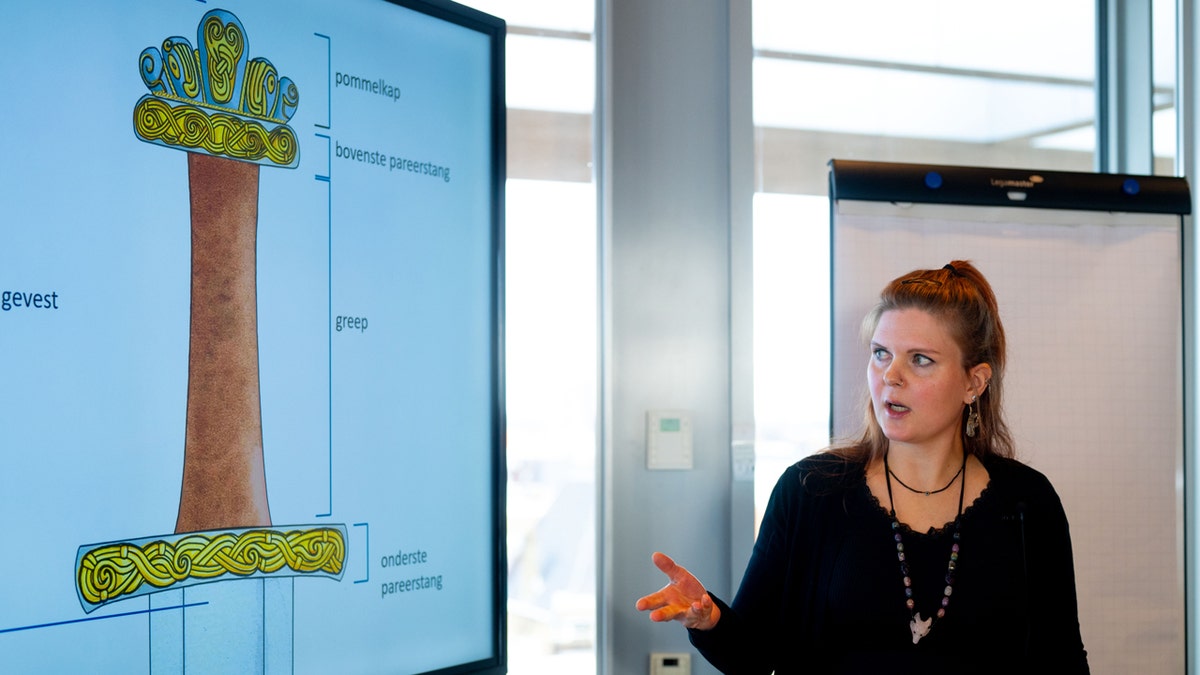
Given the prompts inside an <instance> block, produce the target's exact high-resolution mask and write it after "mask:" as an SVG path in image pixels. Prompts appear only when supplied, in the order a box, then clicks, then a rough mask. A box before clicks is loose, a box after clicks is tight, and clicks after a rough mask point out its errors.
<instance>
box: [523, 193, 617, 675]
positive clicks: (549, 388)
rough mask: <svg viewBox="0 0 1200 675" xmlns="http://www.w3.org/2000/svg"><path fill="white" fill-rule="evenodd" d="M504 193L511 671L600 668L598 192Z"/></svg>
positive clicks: (530, 671) (527, 671)
mask: <svg viewBox="0 0 1200 675" xmlns="http://www.w3.org/2000/svg"><path fill="white" fill-rule="evenodd" d="M506 196H507V198H508V206H507V209H508V212H507V220H508V227H507V230H506V236H507V241H506V247H507V258H506V262H505V267H506V274H505V277H506V283H507V288H506V293H505V297H506V303H507V307H506V315H507V316H506V323H507V330H506V333H507V339H508V344H507V368H508V374H507V380H508V382H507V385H508V386H507V407H508V471H509V487H508V555H509V580H508V583H509V589H508V594H509V595H508V609H509V615H508V616H509V619H508V620H509V626H508V628H509V672H513V673H551V672H563V673H567V672H569V673H583V672H594V671H595V612H596V606H595V597H596V566H595V565H596V549H595V522H596V509H595V463H596V455H595V448H596V437H595V427H596V417H595V412H596V386H597V382H596V357H595V355H596V350H597V344H596V330H597V327H596V301H595V297H596V268H595V260H596V233H595V228H596V215H595V202H596V198H595V190H594V188H593V186H592V185H591V184H587V183H553V182H549V181H519V180H510V181H509V182H508V189H507V191H506Z"/></svg>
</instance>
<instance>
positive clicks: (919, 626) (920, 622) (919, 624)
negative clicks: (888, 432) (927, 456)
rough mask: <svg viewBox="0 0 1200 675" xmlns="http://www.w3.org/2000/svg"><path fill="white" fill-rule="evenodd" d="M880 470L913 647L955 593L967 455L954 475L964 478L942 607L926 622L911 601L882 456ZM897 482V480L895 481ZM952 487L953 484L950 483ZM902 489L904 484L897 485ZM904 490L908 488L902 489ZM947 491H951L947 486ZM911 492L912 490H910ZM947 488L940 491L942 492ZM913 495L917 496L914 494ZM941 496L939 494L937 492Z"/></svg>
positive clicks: (888, 475)
mask: <svg viewBox="0 0 1200 675" xmlns="http://www.w3.org/2000/svg"><path fill="white" fill-rule="evenodd" d="M883 470H884V479H885V480H886V481H887V491H888V508H889V509H890V515H891V516H892V533H893V537H894V538H895V540H896V557H897V558H898V559H899V560H900V575H901V576H902V577H903V579H904V606H905V607H907V608H908V611H909V612H911V613H912V620H911V621H909V622H908V629H909V630H910V631H912V639H913V644H914V645H915V644H917V643H918V642H920V641H921V638H923V637H925V636H926V635H928V634H929V630H930V629H931V628H933V621H934V619H935V618H936V619H941V618H942V617H944V616H946V608H947V607H949V606H950V595H951V594H952V593H953V592H954V573H955V570H956V569H957V568H958V549H959V547H958V540H959V529H960V527H961V526H962V512H963V497H964V496H965V495H966V492H967V476H966V470H967V453H966V451H964V452H963V461H962V466H961V467H959V469H958V473H956V474H954V477H955V478H957V477H958V474H963V481H962V486H961V487H960V488H959V491H958V515H957V516H955V517H954V535H953V537H954V543H953V544H952V545H951V546H950V562H949V563H948V564H947V565H946V590H945V591H944V592H943V593H942V606H941V607H938V609H937V613H936V614H934V615H932V616H930V617H929V618H928V619H922V618H921V613H920V612H918V611H917V610H916V604H917V603H916V601H915V600H914V599H913V587H912V576H911V575H910V574H909V572H908V561H907V560H906V559H905V556H904V538H903V537H902V536H901V535H900V520H899V519H898V518H896V503H895V501H894V500H893V499H892V479H891V476H892V475H893V474H892V469H891V467H889V466H888V456H887V454H886V453H884V455H883ZM896 481H897V482H899V481H900V479H899V478H897V479H896ZM950 482H951V483H953V482H954V481H953V480H952V481H950ZM900 484H901V485H904V484H903V483H900ZM905 487H908V486H907V485H905ZM946 487H950V486H949V485H947V486H946ZM909 489H910V490H911V489H912V488H909ZM945 489H946V488H942V490H945ZM914 492H916V491H915V490H914ZM939 492H940V490H939Z"/></svg>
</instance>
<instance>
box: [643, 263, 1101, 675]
mask: <svg viewBox="0 0 1200 675" xmlns="http://www.w3.org/2000/svg"><path fill="white" fill-rule="evenodd" d="M863 332H864V335H867V336H869V337H870V360H869V363H868V366H867V383H868V385H869V389H870V408H869V410H868V413H867V415H866V429H865V431H864V432H863V434H862V436H861V438H859V439H858V440H857V441H855V442H853V443H847V444H844V445H839V446H835V447H832V448H830V449H829V450H827V451H825V452H822V453H819V454H817V455H814V456H812V457H809V458H806V459H804V460H801V461H800V462H798V463H797V464H795V465H793V466H791V467H790V468H788V469H787V470H786V471H785V472H784V474H783V476H782V477H781V478H780V479H779V482H778V483H777V485H776V487H775V490H774V492H773V493H772V496H771V499H770V501H769V503H768V504H767V510H766V513H765V515H764V518H763V521H762V525H761V528H760V531H759V535H758V539H757V541H756V543H755V545H754V551H753V553H752V555H751V558H750V563H749V565H748V566H747V569H746V573H745V576H744V578H743V579H742V584H741V587H740V588H739V589H738V593H737V596H736V597H735V598H734V600H733V602H732V604H726V603H725V602H723V601H721V600H720V599H719V598H716V597H714V596H713V595H711V594H710V593H708V592H706V591H705V589H704V587H703V585H702V584H701V583H700V582H699V581H698V580H697V579H696V578H695V577H694V576H693V575H691V574H690V573H689V572H688V571H687V570H686V569H684V568H683V567H680V566H678V565H676V564H675V563H674V561H672V560H671V559H670V558H668V557H667V556H665V555H663V554H661V553H655V554H654V563H655V565H657V566H658V568H659V569H660V570H662V571H663V572H664V573H665V574H666V575H667V577H668V578H669V583H668V584H667V585H666V586H664V587H663V588H662V589H661V590H659V591H658V592H656V593H651V594H650V595H647V596H645V597H643V598H641V599H639V600H638V601H637V608H638V610H641V611H649V612H650V615H649V616H650V619H651V620H654V621H671V620H674V621H680V622H681V623H683V624H684V626H686V627H687V629H688V633H689V636H690V638H691V640H692V644H693V645H695V646H696V648H697V649H698V650H699V651H700V653H701V654H703V655H704V656H705V658H707V659H708V660H709V661H710V662H711V663H712V664H713V665H715V666H716V667H717V668H719V669H720V670H721V671H722V672H724V673H737V674H739V675H740V674H743V673H746V674H752V673H763V674H764V675H765V674H767V673H771V672H775V673H777V674H778V675H788V674H790V673H801V672H803V673H885V674H891V673H906V672H913V673H922V675H928V674H930V673H992V672H996V673H999V672H1046V673H1087V672H1088V665H1087V656H1086V653H1085V651H1084V648H1083V642H1082V640H1081V638H1080V634H1079V619H1078V610H1077V605H1076V597H1075V573H1074V563H1073V561H1072V556H1071V541H1070V534H1069V531H1068V528H1067V519H1066V515H1065V513H1064V512H1063V508H1062V504H1061V502H1060V501H1059V498H1058V495H1057V494H1056V493H1055V491H1054V488H1053V487H1052V486H1051V485H1050V483H1049V481H1047V480H1046V478H1045V476H1043V475H1042V474H1041V473H1039V472H1037V471H1035V470H1034V469H1032V468H1030V467H1028V466H1025V465H1024V464H1021V463H1020V462H1018V461H1016V460H1015V459H1013V447H1012V446H1013V443H1012V438H1011V436H1010V434H1009V431H1008V427H1007V425H1006V424H1005V421H1004V417H1003V414H1002V410H1001V394H1002V392H1003V387H1002V385H1003V378H1004V361H1005V338H1004V328H1003V326H1002V325H1001V323H1000V316H999V312H998V310H997V306H996V299H995V295H994V294H993V293H992V289H991V286H990V285H989V284H988V282H987V280H986V279H985V278H984V277H983V275H982V274H980V272H979V271H978V270H977V269H976V268H975V267H974V266H973V265H971V264H970V263H968V262H963V261H955V262H953V263H951V264H949V265H946V266H945V267H943V268H941V269H938V270H918V271H914V272H911V273H909V274H906V275H904V276H902V277H900V278H898V279H896V280H894V281H893V282H891V283H890V284H889V285H888V286H887V288H885V289H884V290H883V293H882V294H881V296H880V302H879V304H878V305H877V306H876V307H875V309H874V310H873V311H872V312H871V313H870V314H869V315H868V316H867V318H866V320H865V321H864V323H863Z"/></svg>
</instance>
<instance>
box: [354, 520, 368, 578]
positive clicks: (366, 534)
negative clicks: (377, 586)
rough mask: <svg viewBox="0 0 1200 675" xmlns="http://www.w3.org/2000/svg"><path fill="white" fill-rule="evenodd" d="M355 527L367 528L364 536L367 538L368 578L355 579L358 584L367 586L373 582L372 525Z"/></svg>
mask: <svg viewBox="0 0 1200 675" xmlns="http://www.w3.org/2000/svg"><path fill="white" fill-rule="evenodd" d="M354 527H362V528H365V530H366V531H365V533H364V536H365V537H366V538H367V555H366V559H367V576H366V577H365V578H363V579H355V580H354V583H356V584H365V583H367V582H368V581H370V580H371V525H370V523H354Z"/></svg>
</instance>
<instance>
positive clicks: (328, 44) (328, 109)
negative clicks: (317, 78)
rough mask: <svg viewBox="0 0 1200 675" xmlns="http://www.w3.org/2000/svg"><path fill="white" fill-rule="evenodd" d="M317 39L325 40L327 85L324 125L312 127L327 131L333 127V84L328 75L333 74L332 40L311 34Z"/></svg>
mask: <svg viewBox="0 0 1200 675" xmlns="http://www.w3.org/2000/svg"><path fill="white" fill-rule="evenodd" d="M313 35H316V36H317V37H319V38H323V39H324V40H325V83H326V85H327V87H326V91H325V124H321V123H319V122H318V123H315V124H314V125H313V126H316V127H320V128H322V129H328V128H329V127H331V126H332V125H333V84H332V80H331V78H330V74H331V73H332V72H333V40H331V39H330V38H329V36H328V35H322V34H321V33H313Z"/></svg>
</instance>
